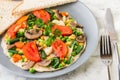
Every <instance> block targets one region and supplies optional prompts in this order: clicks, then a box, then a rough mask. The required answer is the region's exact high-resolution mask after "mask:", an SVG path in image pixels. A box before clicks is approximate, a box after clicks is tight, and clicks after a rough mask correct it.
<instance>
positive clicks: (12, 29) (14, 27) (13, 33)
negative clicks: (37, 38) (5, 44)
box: [7, 24, 21, 38]
mask: <svg viewBox="0 0 120 80" xmlns="http://www.w3.org/2000/svg"><path fill="white" fill-rule="evenodd" d="M20 28H21V25H16V24H13V25H12V26H11V27H10V28H9V29H8V31H7V34H8V36H9V37H10V38H15V37H16V33H17V31H18V30H19V29H20Z"/></svg>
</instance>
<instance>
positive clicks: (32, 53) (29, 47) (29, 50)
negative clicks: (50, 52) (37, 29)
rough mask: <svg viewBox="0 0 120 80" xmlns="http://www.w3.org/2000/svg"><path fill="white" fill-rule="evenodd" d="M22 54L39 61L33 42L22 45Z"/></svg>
mask: <svg viewBox="0 0 120 80" xmlns="http://www.w3.org/2000/svg"><path fill="white" fill-rule="evenodd" d="M23 54H24V55H25V57H26V58H27V59H29V60H31V61H35V62H39V61H40V56H39V53H38V49H37V46H36V44H35V42H28V43H26V44H25V46H24V47H23Z"/></svg>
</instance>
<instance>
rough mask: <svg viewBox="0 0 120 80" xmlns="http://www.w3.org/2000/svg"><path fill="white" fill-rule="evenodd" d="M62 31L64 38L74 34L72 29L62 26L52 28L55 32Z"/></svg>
mask: <svg viewBox="0 0 120 80" xmlns="http://www.w3.org/2000/svg"><path fill="white" fill-rule="evenodd" d="M56 29H58V30H60V31H61V32H62V35H63V36H67V35H71V34H72V29H71V28H70V27H68V26H61V25H54V26H53V27H52V31H53V32H54V30H56Z"/></svg>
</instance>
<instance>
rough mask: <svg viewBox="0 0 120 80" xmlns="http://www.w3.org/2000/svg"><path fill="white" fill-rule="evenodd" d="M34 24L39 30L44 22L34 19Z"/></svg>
mask: <svg viewBox="0 0 120 80" xmlns="http://www.w3.org/2000/svg"><path fill="white" fill-rule="evenodd" d="M35 24H36V25H37V26H38V27H39V28H41V27H44V22H43V20H42V19H39V18H38V19H36V21H35Z"/></svg>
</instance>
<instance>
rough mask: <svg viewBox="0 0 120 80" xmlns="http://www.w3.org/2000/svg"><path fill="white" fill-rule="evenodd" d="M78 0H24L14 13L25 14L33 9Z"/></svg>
mask: <svg viewBox="0 0 120 80" xmlns="http://www.w3.org/2000/svg"><path fill="white" fill-rule="evenodd" d="M76 1H77V0H23V2H22V3H21V4H19V5H18V6H17V7H16V8H14V9H13V14H14V15H19V14H25V13H27V12H30V11H33V10H37V9H44V8H49V7H54V6H58V5H63V4H67V3H71V2H76Z"/></svg>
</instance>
